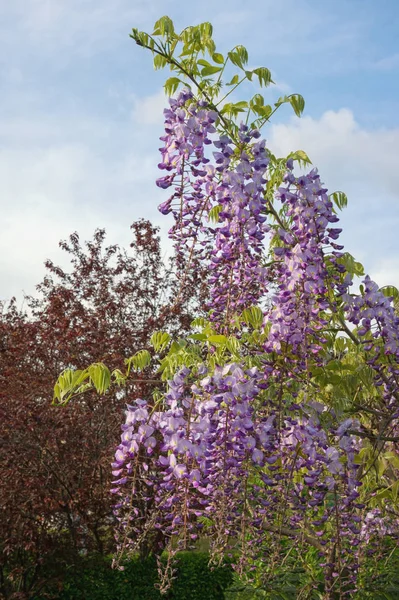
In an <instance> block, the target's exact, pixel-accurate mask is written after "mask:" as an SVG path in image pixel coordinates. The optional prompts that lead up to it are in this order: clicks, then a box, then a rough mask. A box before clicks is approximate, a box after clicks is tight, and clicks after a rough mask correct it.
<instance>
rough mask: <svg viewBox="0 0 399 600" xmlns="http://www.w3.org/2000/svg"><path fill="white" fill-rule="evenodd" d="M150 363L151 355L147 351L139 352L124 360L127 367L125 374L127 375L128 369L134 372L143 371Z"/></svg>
mask: <svg viewBox="0 0 399 600" xmlns="http://www.w3.org/2000/svg"><path fill="white" fill-rule="evenodd" d="M150 363H151V354H150V353H149V352H148V350H139V351H138V352H136V354H134V355H133V356H131V357H130V358H127V359H126V360H125V365H127V368H128V369H127V374H128V375H129V373H130V369H131V368H132V367H133V369H134V370H135V371H143V370H144V369H145V368H146V367H148V365H149V364H150Z"/></svg>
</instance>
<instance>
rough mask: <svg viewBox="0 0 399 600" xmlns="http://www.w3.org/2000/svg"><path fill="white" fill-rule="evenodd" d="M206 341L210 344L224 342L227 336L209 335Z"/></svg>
mask: <svg viewBox="0 0 399 600" xmlns="http://www.w3.org/2000/svg"><path fill="white" fill-rule="evenodd" d="M207 341H208V342H209V343H210V344H218V345H219V344H226V342H227V338H226V336H225V335H210V336H209V337H208V339H207Z"/></svg>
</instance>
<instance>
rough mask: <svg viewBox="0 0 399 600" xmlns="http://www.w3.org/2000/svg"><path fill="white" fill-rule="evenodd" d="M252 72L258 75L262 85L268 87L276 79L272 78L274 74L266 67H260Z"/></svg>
mask: <svg viewBox="0 0 399 600" xmlns="http://www.w3.org/2000/svg"><path fill="white" fill-rule="evenodd" d="M252 73H254V74H255V75H257V77H258V79H259V84H260V86H261V87H267V86H268V85H270V84H271V83H274V81H273V80H272V74H271V73H270V71H269V69H267V68H266V67H259V68H258V69H254V70H253V71H252Z"/></svg>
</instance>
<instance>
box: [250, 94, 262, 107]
mask: <svg viewBox="0 0 399 600" xmlns="http://www.w3.org/2000/svg"><path fill="white" fill-rule="evenodd" d="M264 104H265V99H264V97H263V96H262V94H255V96H253V97H252V98H251V100H250V101H249V107H250V108H251V109H252V108H253V107H254V106H260V107H261V106H264Z"/></svg>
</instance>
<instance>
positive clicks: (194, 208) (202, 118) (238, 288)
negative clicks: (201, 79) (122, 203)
mask: <svg viewBox="0 0 399 600" xmlns="http://www.w3.org/2000/svg"><path fill="white" fill-rule="evenodd" d="M165 117H166V120H165V131H166V135H165V136H163V137H162V138H161V140H162V141H164V144H165V145H164V147H163V148H161V153H162V162H161V163H160V165H159V167H160V168H161V169H166V170H167V171H170V172H171V174H170V175H167V176H165V177H162V178H160V179H158V180H157V184H158V185H159V186H160V187H162V188H167V187H170V186H172V185H173V186H174V190H175V191H174V193H173V194H172V196H171V197H170V198H169V199H168V200H166V201H165V202H163V203H162V204H161V205H160V207H159V210H160V211H161V212H162V213H163V214H167V213H169V212H172V213H173V215H174V218H175V224H174V225H173V227H172V228H171V229H170V231H169V235H170V237H171V238H172V239H173V240H174V241H175V248H176V250H177V252H178V254H180V255H184V256H185V259H186V263H187V264H188V265H190V262H191V261H192V260H193V258H194V256H196V257H200V258H201V260H202V261H206V263H207V266H208V269H209V271H210V277H209V281H208V283H209V288H210V292H209V296H210V302H209V307H208V308H209V309H210V310H211V319H213V320H214V321H216V322H219V323H220V322H223V321H226V320H227V321H229V317H231V316H232V315H234V314H236V313H237V312H239V311H242V310H243V309H244V308H246V307H248V306H251V305H252V304H255V303H256V302H258V300H259V299H260V298H261V297H262V296H263V295H264V294H265V291H266V279H267V272H266V269H265V267H264V266H262V250H263V240H264V237H265V232H267V231H268V230H269V226H268V225H267V223H266V216H265V200H264V192H265V186H266V183H267V181H266V178H265V174H266V169H267V165H268V162H269V160H268V157H267V153H266V146H265V140H261V141H260V142H254V143H251V142H253V140H256V139H257V138H259V136H260V134H259V131H257V130H253V131H249V130H248V127H246V126H245V125H241V128H240V131H239V140H238V145H236V147H235V148H234V144H233V142H232V140H231V139H230V138H229V137H228V136H227V135H222V136H220V137H218V136H214V137H215V139H214V140H211V138H210V134H212V133H215V131H216V130H215V127H214V123H215V121H216V118H217V115H216V113H215V111H213V110H210V109H207V108H206V107H204V106H201V105H200V104H199V103H196V102H194V101H193V97H192V94H191V92H189V91H188V90H183V91H182V92H181V93H180V94H179V96H178V97H177V99H176V100H174V99H171V100H170V108H169V109H166V110H165ZM207 145H212V147H214V148H216V150H215V151H213V153H212V155H211V158H207V157H206V155H205V146H207ZM212 208H216V209H217V213H216V214H217V219H218V226H217V227H216V228H212V227H210V226H209V224H207V222H206V218H207V217H208V214H209V212H210V210H211V209H212Z"/></svg>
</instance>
